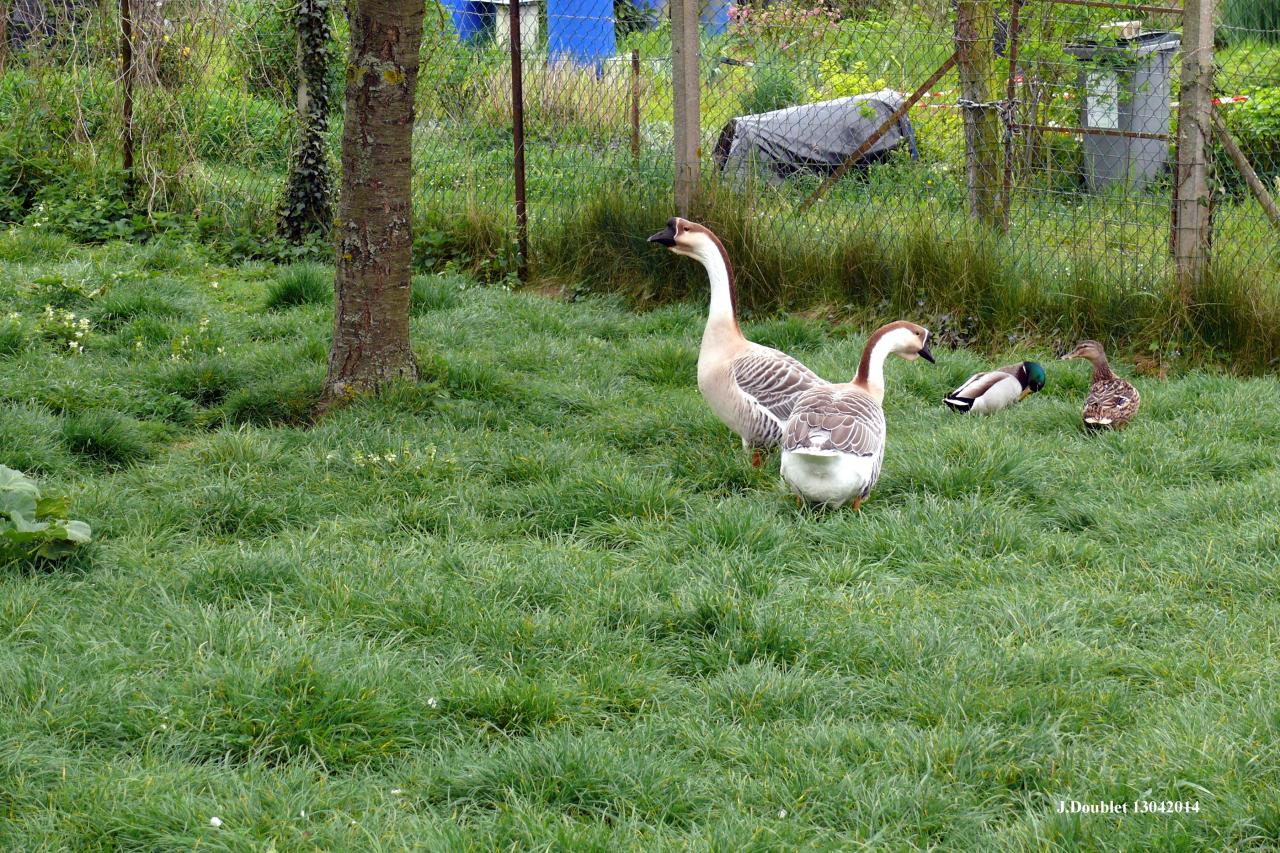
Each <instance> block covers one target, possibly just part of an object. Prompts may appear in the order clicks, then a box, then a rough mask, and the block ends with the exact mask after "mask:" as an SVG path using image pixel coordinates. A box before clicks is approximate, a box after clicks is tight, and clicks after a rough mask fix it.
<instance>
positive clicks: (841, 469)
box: [782, 320, 933, 510]
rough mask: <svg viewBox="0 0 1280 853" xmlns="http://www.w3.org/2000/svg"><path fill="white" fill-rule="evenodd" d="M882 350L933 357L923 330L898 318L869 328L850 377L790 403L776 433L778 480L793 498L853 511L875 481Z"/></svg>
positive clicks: (880, 441)
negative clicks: (779, 455)
mask: <svg viewBox="0 0 1280 853" xmlns="http://www.w3.org/2000/svg"><path fill="white" fill-rule="evenodd" d="M890 353H894V354H896V355H899V356H901V357H902V358H905V359H907V360H908V361H914V360H915V359H916V357H917V356H919V357H921V358H923V359H925V360H926V361H929V362H932V361H933V353H931V352H930V351H929V330H928V329H926V328H924V327H923V326H917V325H916V324H915V323H908V322H907V321H905V320H898V321H897V322H894V323H889V324H887V325H884V326H881V327H880V328H879V329H876V330H875V331H874V332H872V333H871V337H870V338H868V339H867V344H866V346H865V347H863V350H862V361H861V362H859V364H858V373H857V375H856V376H854V377H853V381H852V382H848V383H843V384H839V385H824V386H822V387H818V388H814V389H813V390H811V391H808V392H806V393H805V394H804V395H803V396H801V397H800V399H799V400H798V401H796V405H795V409H794V410H793V411H792V412H791V418H790V419H789V420H788V421H787V428H786V431H785V432H784V433H783V436H782V479H783V480H785V481H786V483H787V485H788V486H790V487H791V490H792V491H793V492H794V493H795V495H796V502H797V503H800V502H801V501H802V500H803V501H808V502H809V503H813V504H825V505H827V506H840V505H842V504H846V503H850V502H852V504H853V508H854V509H855V510H857V509H860V508H861V507H862V502H863V501H865V500H866V499H867V495H869V494H871V489H872V487H873V486H875V484H876V481H877V480H878V479H880V464H881V463H882V462H883V461H884V444H885V423H884V409H883V408H881V403H882V402H883V400H884V360H885V359H886V358H887V357H888V356H889V354H890Z"/></svg>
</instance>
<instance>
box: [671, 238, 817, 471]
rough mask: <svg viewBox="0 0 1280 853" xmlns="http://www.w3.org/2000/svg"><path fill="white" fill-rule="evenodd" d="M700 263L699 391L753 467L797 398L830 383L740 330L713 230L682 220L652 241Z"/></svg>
mask: <svg viewBox="0 0 1280 853" xmlns="http://www.w3.org/2000/svg"><path fill="white" fill-rule="evenodd" d="M649 242H650V243H658V244H659V245H662V246H666V247H667V248H668V249H670V250H671V251H672V252H674V253H676V254H677V255H684V256H685V257H688V258H693V259H694V260H696V261H698V262H699V263H701V264H702V265H703V266H704V267H705V268H706V270H707V277H708V279H709V280H710V283H711V304H710V307H709V309H708V311H707V325H706V328H705V329H704V330H703V332H702V347H701V349H700V350H699V351H698V390H699V391H701V392H702V396H703V397H704V398H705V399H706V401H707V404H708V405H710V406H711V410H712V411H713V412H715V413H716V416H717V417H719V418H720V420H721V421H723V422H724V424H725V425H726V426H728V427H729V429H731V430H733V431H734V432H735V433H737V434H738V435H739V436H740V437H741V438H742V446H743V448H744V449H747V450H750V451H751V452H752V455H751V464H752V465H755V466H756V467H759V466H760V464H761V461H762V451H763V450H766V449H768V448H771V447H776V446H777V444H778V442H779V440H780V439H781V438H782V428H783V426H784V425H785V424H786V422H787V418H788V416H790V414H791V408H792V406H793V405H794V404H795V401H796V398H797V397H799V396H800V395H801V394H802V393H804V392H805V391H808V390H809V389H811V388H815V387H817V386H819V385H825V384H826V382H825V380H823V379H822V378H821V377H820V376H818V374H816V373H814V372H813V371H812V370H810V369H809V368H807V367H805V366H804V365H803V364H801V363H800V362H799V361H797V360H795V359H794V358H792V357H791V356H789V355H787V354H786V353H784V352H779V351H778V350H776V349H772V348H770V347H766V346H761V345H760V344H755V343H752V342H751V341H749V340H747V339H746V338H745V337H743V334H742V329H741V328H739V326H738V318H737V294H736V292H735V290H734V282H733V266H732V265H731V264H730V263H729V256H728V253H727V252H725V249H724V244H723V243H721V242H720V238H718V237H716V235H715V234H713V233H712V232H711V230H710V229H709V228H706V227H704V226H702V225H698V224H697V223H695V222H690V221H689V220H687V219H681V218H680V217H674V218H672V219H671V220H670V221H669V222H668V223H667V227H666V228H665V229H664V230H662V231H659V232H658V233H657V234H654V235H653V236H652V237H650V238H649Z"/></svg>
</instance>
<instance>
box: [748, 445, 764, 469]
mask: <svg viewBox="0 0 1280 853" xmlns="http://www.w3.org/2000/svg"><path fill="white" fill-rule="evenodd" d="M763 464H764V453H762V452H761V450H760V448H758V447H753V448H751V467H752V468H759V467H760V466H761V465H763Z"/></svg>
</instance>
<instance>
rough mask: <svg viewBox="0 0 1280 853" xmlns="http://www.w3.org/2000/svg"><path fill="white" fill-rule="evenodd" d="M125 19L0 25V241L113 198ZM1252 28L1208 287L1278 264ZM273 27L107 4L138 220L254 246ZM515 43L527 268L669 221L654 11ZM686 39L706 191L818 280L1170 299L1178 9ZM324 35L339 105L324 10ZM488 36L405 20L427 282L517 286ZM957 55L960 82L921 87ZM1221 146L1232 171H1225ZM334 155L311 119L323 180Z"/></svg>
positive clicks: (736, 29)
mask: <svg viewBox="0 0 1280 853" xmlns="http://www.w3.org/2000/svg"><path fill="white" fill-rule="evenodd" d="M121 8H122V4H121V3H120V2H119V0H111V2H101V3H99V2H93V0H9V2H8V3H7V4H3V3H0V19H3V20H4V23H5V32H4V34H3V37H2V38H0V45H3V47H2V48H0V64H2V66H3V72H2V74H0V118H3V119H4V121H3V124H2V125H0V127H3V128H4V129H3V130H0V218H3V219H5V220H12V221H21V220H24V219H31V218H33V217H38V216H40V215H42V214H40V213H38V211H39V210H45V209H46V208H47V206H48V204H49V203H52V202H53V201H55V200H57V199H59V198H62V197H65V196H67V195H68V194H71V195H74V196H75V197H76V198H77V199H78V202H79V203H80V204H81V206H83V204H84V202H85V199H86V198H87V197H91V196H92V197H95V198H99V197H106V196H109V195H110V193H111V191H112V190H111V188H112V187H114V186H117V185H118V181H115V178H116V177H117V176H116V175H114V174H113V170H116V169H118V167H119V164H120V162H121V158H122V142H121V140H122V136H123V130H124V127H123V121H122V118H121V116H122V109H123V93H122V89H123V75H122V73H121V69H122V66H121V56H120V49H121V17H120V16H121ZM1270 8H1271V6H1270V5H1268V4H1267V3H1265V2H1264V3H1260V4H1259V3H1252V2H1250V0H1226V2H1224V3H1223V5H1222V10H1221V20H1220V22H1219V27H1218V31H1217V39H1216V41H1217V46H1216V60H1217V65H1218V73H1217V78H1216V85H1217V92H1216V96H1217V99H1216V106H1215V110H1216V111H1217V114H1218V115H1219V116H1220V117H1221V120H1222V125H1223V130H1224V131H1225V134H1219V135H1217V136H1215V144H1214V150H1213V152H1212V153H1213V156H1212V166H1213V168H1212V179H1213V187H1214V196H1213V199H1214V201H1213V227H1214V244H1213V252H1214V257H1215V261H1219V262H1223V263H1229V264H1234V265H1236V266H1239V267H1241V268H1243V269H1247V270H1261V271H1264V273H1265V272H1269V271H1273V270H1274V269H1275V266H1276V264H1277V263H1280V257H1277V252H1278V251H1280V250H1278V249H1277V246H1278V245H1280V241H1278V240H1277V239H1276V236H1277V231H1276V228H1275V226H1274V225H1273V224H1272V222H1271V220H1270V218H1269V216H1268V214H1267V212H1266V207H1265V203H1264V200H1263V198H1262V196H1260V194H1259V192H1258V188H1259V187H1261V188H1262V190H1263V191H1265V193H1269V194H1270V195H1271V196H1272V197H1275V196H1280V21H1277V20H1275V18H1276V17H1277V16H1276V15H1273V14H1272V13H1271V12H1270V11H1268V10H1269V9H1270ZM292 10H293V6H292V5H291V4H290V0H279V2H275V0H234V1H233V2H220V0H131V14H132V17H133V18H134V20H133V36H132V43H133V54H134V57H135V73H134V81H133V131H134V146H135V164H136V165H135V168H136V172H137V178H138V186H139V201H140V203H141V205H142V208H143V210H144V211H145V212H146V213H148V214H150V215H152V216H158V215H162V214H164V213H182V214H190V215H194V216H196V217H198V218H200V219H202V220H209V221H211V222H214V223H219V224H222V225H225V226H227V227H228V228H237V227H248V228H258V229H261V227H262V225H263V223H270V222H272V221H274V218H275V216H276V215H277V212H278V209H279V205H280V201H281V194H282V192H283V190H284V187H285V184H286V176H287V172H288V169H289V163H290V156H291V153H292V151H293V148H294V146H295V144H296V141H297V138H298V129H299V109H298V102H297V97H298V95H297V88H296V87H297V84H298V62H297V40H296V33H295V31H294V29H293V22H292V20H291V13H292ZM1162 10H1163V11H1162ZM1015 12H1016V18H1017V21H1016V23H1015V21H1014V18H1015ZM987 14H990V15H991V19H990V20H989V22H986V23H984V21H987V18H986V15H987ZM518 15H519V23H520V26H519V29H520V31H521V37H520V48H521V49H520V61H521V65H522V70H523V84H524V86H523V87H524V92H523V104H524V122H525V131H526V140H525V151H524V153H525V158H526V161H527V183H528V186H527V193H528V202H529V229H530V232H531V238H532V242H533V255H534V257H533V261H534V263H535V265H536V263H537V261H538V257H539V254H540V253H543V252H546V251H547V250H548V240H549V239H550V235H553V234H554V233H555V232H556V229H557V228H558V227H560V226H561V225H562V224H563V223H565V222H567V221H570V220H571V219H573V217H575V216H579V215H580V214H581V211H582V209H583V207H584V206H585V205H586V203H587V202H589V201H590V200H591V199H595V198H600V197H613V198H621V199H623V200H624V201H625V200H626V199H628V198H635V199H641V198H644V199H650V200H652V199H669V198H670V197H671V192H672V185H673V181H674V179H675V165H674V163H673V159H672V154H671V152H672V150H673V144H674V133H675V128H674V121H675V97H674V94H675V93H674V92H673V89H672V60H671V57H672V43H671V32H672V30H671V22H670V19H669V9H668V7H667V5H666V3H664V2H663V0H524V2H521V3H519V4H518ZM975 15H976V16H977V17H976V18H974V17H973V16H975ZM966 16H968V17H966ZM699 18H700V33H699V54H700V73H699V75H698V81H697V84H698V88H699V93H698V94H699V99H700V104H701V112H700V122H699V126H698V128H697V132H698V135H699V141H700V151H701V155H702V164H701V170H702V180H703V185H704V187H707V188H709V189H716V190H723V191H724V192H728V193H732V194H733V198H735V199H736V203H738V204H740V205H742V206H743V207H744V209H746V210H748V211H749V214H750V217H751V219H752V220H753V221H755V222H757V223H760V224H761V225H762V227H768V228H770V229H772V230H773V231H774V232H776V233H777V234H779V235H785V236H786V238H788V239H795V240H806V241H809V242H811V243H812V244H813V245H814V247H815V248H814V250H815V251H822V250H823V247H824V246H829V245H831V244H832V243H835V242H838V241H839V240H841V239H842V238H843V236H844V235H848V234H850V233H852V232H857V233H859V234H861V235H864V236H868V235H869V236H871V237H873V238H875V239H877V240H882V241H896V240H906V239H911V238H912V236H913V235H916V234H920V233H922V232H924V233H928V234H932V235H957V234H964V235H969V236H972V237H976V238H977V239H981V240H985V241H990V245H991V247H992V249H991V250H992V252H993V253H995V252H998V253H999V254H1000V257H1001V258H1002V260H1003V262H1005V263H1008V264H1009V265H1012V266H1013V267H1015V268H1017V269H1019V270H1025V271H1026V272H1027V274H1028V276H1029V277H1030V276H1032V275H1035V274H1040V273H1046V272H1048V273H1053V274H1054V275H1061V274H1069V273H1070V271H1071V269H1072V268H1075V267H1083V266H1090V267H1094V268H1101V269H1105V270H1107V271H1109V272H1110V273H1112V274H1114V275H1115V277H1117V278H1122V279H1124V280H1126V281H1130V282H1132V286H1134V287H1142V286H1144V282H1148V281H1154V280H1156V279H1157V278H1159V277H1160V276H1163V275H1166V274H1167V273H1168V272H1169V270H1170V264H1171V260H1170V251H1169V244H1170V232H1171V227H1170V215H1171V214H1170V211H1171V206H1172V188H1173V178H1172V175H1171V169H1172V166H1173V164H1174V162H1175V159H1174V158H1175V152H1174V139H1175V137H1176V129H1177V128H1176V121H1177V114H1178V102H1179V86H1180V82H1179V76H1180V75H1179V67H1180V61H1181V56H1182V47H1181V44H1180V38H1179V30H1180V24H1181V14H1180V12H1179V11H1178V4H1177V3H1176V2H1175V0H1148V2H1119V3H1095V2H1093V1H1092V0H1090V2H1087V3H1086V2H1082V0H1016V2H1015V0H906V2H900V1H899V2H891V0H747V2H741V3H726V2H723V0H709V2H704V3H703V4H702V5H701V6H700V8H699ZM334 24H335V35H334V42H335V43H334V50H333V55H334V59H333V66H334V67H333V81H332V85H333V87H334V91H335V92H337V93H340V90H341V88H342V85H343V70H342V69H343V62H344V58H345V50H346V47H345V37H346V36H345V28H344V25H343V21H342V16H341V14H340V10H337V9H335V11H334ZM510 33H511V4H510V3H508V2H501V3H493V2H486V0H444V2H436V1H435V0H431V2H428V4H427V14H426V28H425V34H424V44H423V50H422V61H423V62H422V73H421V77H420V79H421V83H420V90H419V96H418V103H417V111H418V114H417V124H416V127H415V135H414V157H415V186H414V199H415V215H416V217H417V220H418V229H417V232H418V236H417V238H416V239H417V245H416V246H415V249H416V255H417V256H418V258H419V259H420V260H421V261H422V262H424V263H426V264H427V265H429V266H431V265H434V266H439V265H443V264H447V263H450V262H453V263H459V262H462V263H468V264H470V265H472V266H477V267H484V268H488V269H491V270H493V271H495V272H497V273H500V274H502V273H505V272H508V271H510V270H511V269H513V263H514V257H515V240H514V237H515V217H514V213H513V210H514V207H513V194H514V191H515V187H514V181H513V165H514V156H513V145H512V127H511V125H512V118H513V110H512V61H513V53H512V51H511V45H510ZM958 50H959V51H960V55H961V62H960V63H959V67H952V68H948V69H947V70H946V72H945V74H943V75H941V76H940V77H937V79H936V80H932V81H931V77H934V76H935V72H937V71H938V70H939V69H940V68H943V67H944V66H945V65H946V63H947V60H948V59H949V58H950V57H952V56H953V55H954V54H956V53H957V51H958ZM926 83H929V85H927V86H924V84H926ZM922 86H923V91H920V90H921V89H922ZM913 94H918V95H920V97H919V98H918V100H916V101H915V102H913V103H911V104H910V105H909V106H907V108H906V109H905V110H900V109H899V108H901V107H903V106H904V103H905V101H906V100H907V99H908V96H910V95H913ZM333 102H334V103H335V104H340V103H341V102H342V101H341V97H340V96H335V97H334V98H333ZM898 113H901V115H897V114H898ZM880 131H883V133H882V134H881V133H880ZM1228 135H1229V136H1230V138H1231V139H1232V140H1234V141H1235V142H1236V143H1237V145H1236V146H1235V147H1236V149H1238V152H1239V155H1240V156H1238V157H1236V156H1232V154H1231V153H1230V151H1229V150H1228V149H1227V148H1224V147H1223V145H1222V142H1221V140H1222V139H1223V138H1225V136H1228ZM877 136H878V138H873V137H877ZM340 138H341V117H340V115H335V116H334V120H333V121H332V122H331V124H330V128H329V131H328V134H327V137H326V139H327V144H328V148H329V156H330V157H331V158H332V160H333V163H334V166H335V168H336V167H337V163H338V150H337V144H338V140H339V139H340ZM1241 160H1243V161H1245V162H1247V163H1248V164H1249V169H1248V170H1243V169H1242V168H1241V166H1240V161H1241ZM845 161H848V163H847V164H846V165H848V166H850V168H849V169H848V172H847V174H843V175H842V176H841V177H840V178H839V179H838V180H832V173H833V172H834V171H836V169H837V168H838V167H840V166H841V165H842V164H845ZM1247 171H1251V172H1252V173H1253V175H1254V179H1249V177H1248V175H1247V174H1246V172H1247ZM824 183H825V185H824ZM59 188H60V189H59ZM984 194H985V195H984ZM95 203H96V202H95ZM41 205H44V207H41ZM984 219H985V220H986V224H984V225H979V224H976V223H978V222H980V221H982V220H984ZM459 223H464V224H465V229H463V230H465V233H466V237H465V240H464V239H462V238H460V237H459V231H460V229H459ZM1001 234H1004V235H1005V236H999V235H1001Z"/></svg>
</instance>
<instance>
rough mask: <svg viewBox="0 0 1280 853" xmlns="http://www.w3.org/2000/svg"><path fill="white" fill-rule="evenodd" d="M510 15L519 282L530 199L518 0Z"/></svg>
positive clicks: (525, 268)
mask: <svg viewBox="0 0 1280 853" xmlns="http://www.w3.org/2000/svg"><path fill="white" fill-rule="evenodd" d="M507 8H508V9H509V10H510V11H509V12H508V14H509V15H510V16H511V23H510V27H511V29H510V32H511V142H512V145H513V146H514V149H515V150H514V151H513V152H512V153H513V154H514V162H513V164H512V168H513V171H514V177H515V195H516V197H515V203H516V244H517V247H518V249H517V251H519V253H520V257H519V258H517V259H516V275H517V276H519V278H520V280H521V281H527V280H528V278H529V200H528V198H527V197H526V195H525V183H524V68H523V63H522V62H521V59H522V57H521V54H520V41H521V36H520V0H511V2H510V3H509V4H508V7H507Z"/></svg>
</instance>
